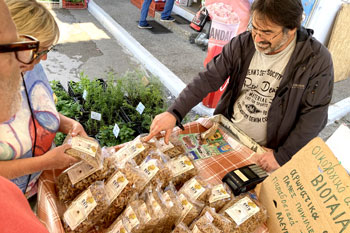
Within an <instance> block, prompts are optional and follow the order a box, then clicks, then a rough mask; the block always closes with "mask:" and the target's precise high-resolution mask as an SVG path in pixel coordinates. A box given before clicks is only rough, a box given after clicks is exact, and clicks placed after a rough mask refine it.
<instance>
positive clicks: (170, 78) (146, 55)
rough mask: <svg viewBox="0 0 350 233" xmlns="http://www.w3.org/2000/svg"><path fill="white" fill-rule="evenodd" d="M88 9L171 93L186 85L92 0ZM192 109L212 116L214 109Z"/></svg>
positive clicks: (175, 94) (203, 107)
mask: <svg viewBox="0 0 350 233" xmlns="http://www.w3.org/2000/svg"><path fill="white" fill-rule="evenodd" d="M88 10H89V12H90V13H91V14H92V15H93V16H94V17H95V18H96V19H97V21H98V22H99V23H101V25H102V26H104V27H105V28H106V29H107V30H108V31H109V32H110V33H111V34H112V35H113V37H114V38H115V39H116V40H117V41H118V42H119V43H120V44H121V45H122V46H123V47H124V48H125V49H127V50H129V51H130V52H131V54H132V55H133V56H134V57H135V58H136V59H137V60H138V61H139V62H140V63H141V64H142V65H143V66H144V67H145V68H146V69H147V70H149V71H150V72H151V73H152V74H153V75H155V76H158V77H159V80H160V81H161V82H162V83H163V85H164V86H165V87H166V88H168V90H169V91H170V93H171V94H172V95H174V96H175V97H177V96H178V95H179V94H180V92H181V91H182V90H183V89H184V88H185V87H186V84H185V83H184V82H182V80H181V79H180V78H179V77H177V76H176V75H175V74H174V73H173V72H172V71H171V70H169V69H168V68H167V67H166V66H164V65H163V63H161V62H160V61H159V60H158V59H156V58H155V57H154V56H153V55H152V54H151V53H150V52H149V51H148V50H147V49H145V48H144V47H143V46H142V45H141V44H140V43H139V42H138V41H137V40H135V39H134V38H133V37H132V36H131V35H130V34H129V33H128V32H127V31H126V30H125V29H124V28H123V27H122V26H120V25H119V24H118V23H117V22H116V21H115V20H114V19H113V18H112V17H110V16H109V15H108V14H107V13H106V12H105V11H104V10H103V9H102V8H100V7H99V6H98V5H97V4H96V3H95V2H94V1H93V0H90V2H89V5H88ZM193 110H194V111H195V112H196V113H198V114H201V115H207V116H212V115H213V112H214V109H211V108H207V107H205V106H204V105H203V104H202V103H200V104H198V105H197V106H195V107H194V108H193Z"/></svg>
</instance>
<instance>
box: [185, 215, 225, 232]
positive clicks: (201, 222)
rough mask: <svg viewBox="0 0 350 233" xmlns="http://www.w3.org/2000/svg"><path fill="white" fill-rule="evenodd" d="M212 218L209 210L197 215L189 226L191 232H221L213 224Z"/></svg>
mask: <svg viewBox="0 0 350 233" xmlns="http://www.w3.org/2000/svg"><path fill="white" fill-rule="evenodd" d="M213 220H214V218H213V217H212V216H211V214H210V213H209V212H205V214H203V215H201V216H199V217H198V218H197V219H196V220H194V221H193V222H192V224H191V226H190V229H191V230H192V232H198V231H200V232H205V233H221V232H222V231H221V230H220V229H219V228H217V227H216V226H215V225H214V224H213Z"/></svg>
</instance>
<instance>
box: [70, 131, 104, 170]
mask: <svg viewBox="0 0 350 233" xmlns="http://www.w3.org/2000/svg"><path fill="white" fill-rule="evenodd" d="M63 144H69V145H71V148H69V149H67V150H66V151H65V153H66V154H69V155H71V156H73V157H76V158H78V159H81V160H84V161H85V162H87V163H88V164H90V165H91V166H93V167H94V168H99V167H100V166H101V164H102V161H103V158H102V151H101V147H100V145H99V144H98V142H97V140H96V139H94V138H91V137H83V136H74V137H72V135H71V134H68V135H67V136H66V138H65V139H64V141H63Z"/></svg>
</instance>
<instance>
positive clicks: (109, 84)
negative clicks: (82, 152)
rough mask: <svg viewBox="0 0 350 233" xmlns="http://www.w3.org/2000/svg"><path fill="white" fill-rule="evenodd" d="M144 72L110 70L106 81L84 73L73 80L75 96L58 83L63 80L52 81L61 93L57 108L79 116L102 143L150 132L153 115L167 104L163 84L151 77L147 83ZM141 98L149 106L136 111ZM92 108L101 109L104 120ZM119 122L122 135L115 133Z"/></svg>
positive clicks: (76, 117)
mask: <svg viewBox="0 0 350 233" xmlns="http://www.w3.org/2000/svg"><path fill="white" fill-rule="evenodd" d="M144 76H145V73H144V72H141V71H133V72H127V73H125V74H124V75H123V76H117V75H116V74H115V73H112V72H109V73H108V74H107V77H106V80H107V81H105V82H104V81H103V80H102V81H101V80H99V79H93V80H91V79H89V78H88V77H87V75H85V74H84V73H81V74H80V81H78V82H73V81H69V94H70V95H71V96H69V95H68V93H67V92H66V91H65V90H64V89H63V88H62V89H60V88H58V87H57V86H59V85H58V84H59V82H57V81H52V82H51V86H52V89H53V91H54V92H55V94H56V96H57V97H58V102H57V104H56V108H57V110H58V111H59V112H60V113H62V114H63V115H65V116H68V117H70V118H74V119H76V120H78V121H79V122H80V123H81V124H82V125H83V127H84V129H85V131H86V132H87V134H88V135H90V136H92V137H96V138H97V139H98V140H99V141H100V144H101V145H102V146H114V145H118V144H120V143H124V142H128V141H131V140H133V139H134V138H135V137H136V136H138V134H139V133H146V132H148V131H149V127H150V124H151V123H152V120H153V118H154V117H155V116H156V115H157V114H159V113H162V112H164V111H165V110H166V108H167V104H166V100H165V97H164V87H163V86H162V84H161V83H160V82H159V80H157V79H156V78H154V77H150V78H149V83H148V85H147V86H145V85H144V84H143V82H142V78H143V77H144ZM84 91H85V94H86V95H85V96H84V97H85V98H83V94H84ZM140 102H141V103H142V104H143V105H144V106H145V110H144V112H143V113H142V114H140V113H139V112H137V111H136V106H137V105H138V104H139V103H140ZM121 108H123V110H124V111H125V113H126V114H127V119H126V120H125V119H124V120H123V119H122V117H121V115H122V114H121ZM91 111H94V112H98V113H100V114H101V115H102V119H101V121H97V120H94V119H91V118H90V113H91ZM116 123H117V124H118V126H119V128H120V132H119V136H118V138H115V136H114V134H113V127H114V125H115V124H116ZM59 137H61V136H59Z"/></svg>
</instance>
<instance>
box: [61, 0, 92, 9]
mask: <svg viewBox="0 0 350 233" xmlns="http://www.w3.org/2000/svg"><path fill="white" fill-rule="evenodd" d="M62 8H65V9H86V8H87V3H86V0H84V1H82V2H77V3H73V2H67V1H66V0H62Z"/></svg>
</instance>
